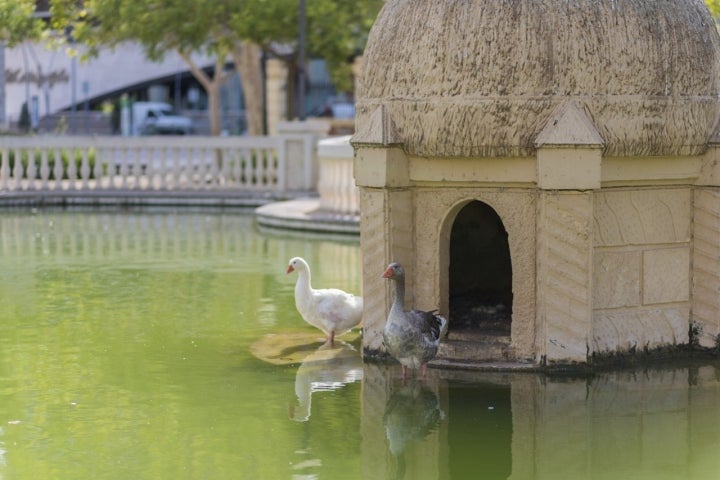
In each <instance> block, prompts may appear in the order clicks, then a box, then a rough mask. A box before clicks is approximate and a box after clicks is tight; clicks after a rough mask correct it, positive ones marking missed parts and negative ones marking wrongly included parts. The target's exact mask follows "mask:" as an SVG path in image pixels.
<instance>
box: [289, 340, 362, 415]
mask: <svg viewBox="0 0 720 480" xmlns="http://www.w3.org/2000/svg"><path fill="white" fill-rule="evenodd" d="M362 376H363V364H362V358H361V357H360V352H358V351H357V350H356V349H355V348H354V347H353V346H352V345H350V344H349V343H345V342H343V341H338V340H335V343H334V344H332V345H330V344H324V345H323V346H321V347H320V348H318V349H317V350H315V351H314V352H313V353H311V354H310V355H308V356H307V357H305V358H304V359H303V361H302V364H301V365H300V367H299V368H298V370H297V373H296V374H295V395H296V396H297V406H295V405H291V406H290V407H289V409H288V416H289V417H290V419H292V420H295V421H296V422H307V421H308V420H309V419H310V407H311V403H312V394H313V393H316V392H329V391H333V390H337V389H339V388H342V387H344V386H345V385H347V384H349V383H353V382H357V381H358V380H361V379H362Z"/></svg>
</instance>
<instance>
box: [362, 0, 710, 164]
mask: <svg viewBox="0 0 720 480" xmlns="http://www.w3.org/2000/svg"><path fill="white" fill-rule="evenodd" d="M719 52H720V37H718V34H717V31H716V30H715V25H714V23H713V19H712V18H711V16H710V14H709V12H708V11H707V8H706V7H705V5H704V3H703V2H702V0H603V1H600V0H564V1H557V0H505V1H495V0H492V1H479V0H478V1H470V0H388V1H387V2H386V4H385V6H384V8H383V9H382V11H381V12H380V14H379V16H378V18H377V20H376V22H375V25H374V26H373V29H372V31H371V33H370V38H369V40H368V43H367V47H366V49H365V58H364V65H363V73H362V77H361V79H360V82H359V87H358V92H357V110H356V112H357V117H356V125H357V130H358V134H356V136H355V138H354V140H353V141H354V142H355V143H363V142H365V141H366V140H367V139H366V138H363V133H362V130H363V128H367V124H368V123H369V122H370V121H371V118H375V119H376V120H377V119H379V118H384V119H385V120H386V121H387V123H388V124H387V125H384V126H382V129H383V130H384V131H387V130H388V129H391V130H392V133H391V134H390V135H391V136H392V138H393V139H394V141H397V142H398V143H402V144H403V145H404V148H405V149H406V150H407V151H408V152H409V153H411V154H417V155H423V156H509V155H532V154H533V153H534V149H535V141H536V137H537V136H538V133H539V132H540V131H541V130H542V129H543V128H544V127H545V126H546V124H547V122H548V120H549V119H550V118H551V117H552V115H553V112H554V111H556V110H557V109H558V108H559V107H561V105H563V104H565V103H567V101H568V100H571V101H572V102H573V104H575V105H577V106H578V107H579V110H580V111H584V113H585V114H586V115H587V117H588V118H589V119H590V121H591V122H592V124H593V125H594V126H595V128H596V129H597V132H598V133H599V135H600V137H602V139H603V141H604V144H603V148H604V149H605V151H604V153H605V155H607V156H617V155H619V156H626V155H695V154H699V153H702V152H703V151H704V150H705V148H706V145H707V142H708V138H709V137H710V135H711V134H712V133H713V130H714V128H715V127H716V124H717V122H718V114H719V113H720V109H719V103H718V93H720V90H719V86H720V84H719V77H718V75H719V73H720V53H719ZM381 106H382V108H380V109H379V108H378V107H381ZM378 110H381V112H382V114H378ZM370 143H372V142H370Z"/></svg>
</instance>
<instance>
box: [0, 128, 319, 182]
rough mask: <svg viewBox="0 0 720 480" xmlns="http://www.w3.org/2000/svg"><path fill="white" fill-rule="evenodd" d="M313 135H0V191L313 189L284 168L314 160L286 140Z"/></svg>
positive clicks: (307, 138) (306, 165)
mask: <svg viewBox="0 0 720 480" xmlns="http://www.w3.org/2000/svg"><path fill="white" fill-rule="evenodd" d="M312 141H314V138H313V137H312V136H308V135H294V136H293V135H284V136H274V137H197V136H187V137H176V136H173V137H169V136H157V137H131V138H127V137H77V136H58V137H52V136H35V137H0V193H3V192H5V193H7V192H18V191H37V190H41V191H57V192H61V191H63V192H72V193H76V192H88V191H123V190H127V191H136V192H142V191H197V190H249V191H253V190H262V191H268V190H271V191H278V190H279V191H283V190H286V189H296V190H303V189H305V190H312V189H314V188H315V185H310V184H306V183H307V182H304V183H303V181H302V178H292V177H293V175H290V176H289V175H288V168H289V165H290V164H293V169H294V170H293V171H295V170H297V165H300V166H301V168H313V165H314V162H313V160H312V159H304V158H298V159H288V158H287V157H286V152H287V151H288V148H287V145H288V144H297V143H298V142H301V143H305V142H312ZM295 150H297V149H295ZM306 150H307V151H309V152H314V149H313V148H308V149H306ZM315 168H316V167H315ZM296 176H297V175H296ZM288 177H291V178H288ZM306 177H307V176H306Z"/></svg>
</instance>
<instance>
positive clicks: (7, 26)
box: [0, 0, 43, 46]
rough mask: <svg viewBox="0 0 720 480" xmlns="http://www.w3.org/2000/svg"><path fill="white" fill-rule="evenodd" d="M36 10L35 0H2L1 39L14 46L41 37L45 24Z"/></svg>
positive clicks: (0, 3)
mask: <svg viewBox="0 0 720 480" xmlns="http://www.w3.org/2000/svg"><path fill="white" fill-rule="evenodd" d="M34 12H35V1H34V0H0V41H3V42H5V43H7V44H8V46H13V45H15V44H16V43H20V42H22V41H24V40H30V39H37V38H39V37H40V34H41V32H42V27H43V24H42V21H41V20H40V19H39V18H35V17H33V13H34Z"/></svg>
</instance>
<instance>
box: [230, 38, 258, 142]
mask: <svg viewBox="0 0 720 480" xmlns="http://www.w3.org/2000/svg"><path fill="white" fill-rule="evenodd" d="M261 54H262V50H261V48H260V46H259V45H257V44H255V43H251V42H243V43H242V44H240V45H238V46H236V47H235V48H234V49H233V50H232V52H231V55H232V58H233V61H234V62H235V70H236V71H237V74H238V76H239V77H240V83H241V84H242V90H243V97H244V99H245V116H246V121H247V132H248V134H250V135H263V134H264V133H265V122H264V119H263V112H264V98H265V94H264V89H263V77H262V69H261V64H260V61H261Z"/></svg>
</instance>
